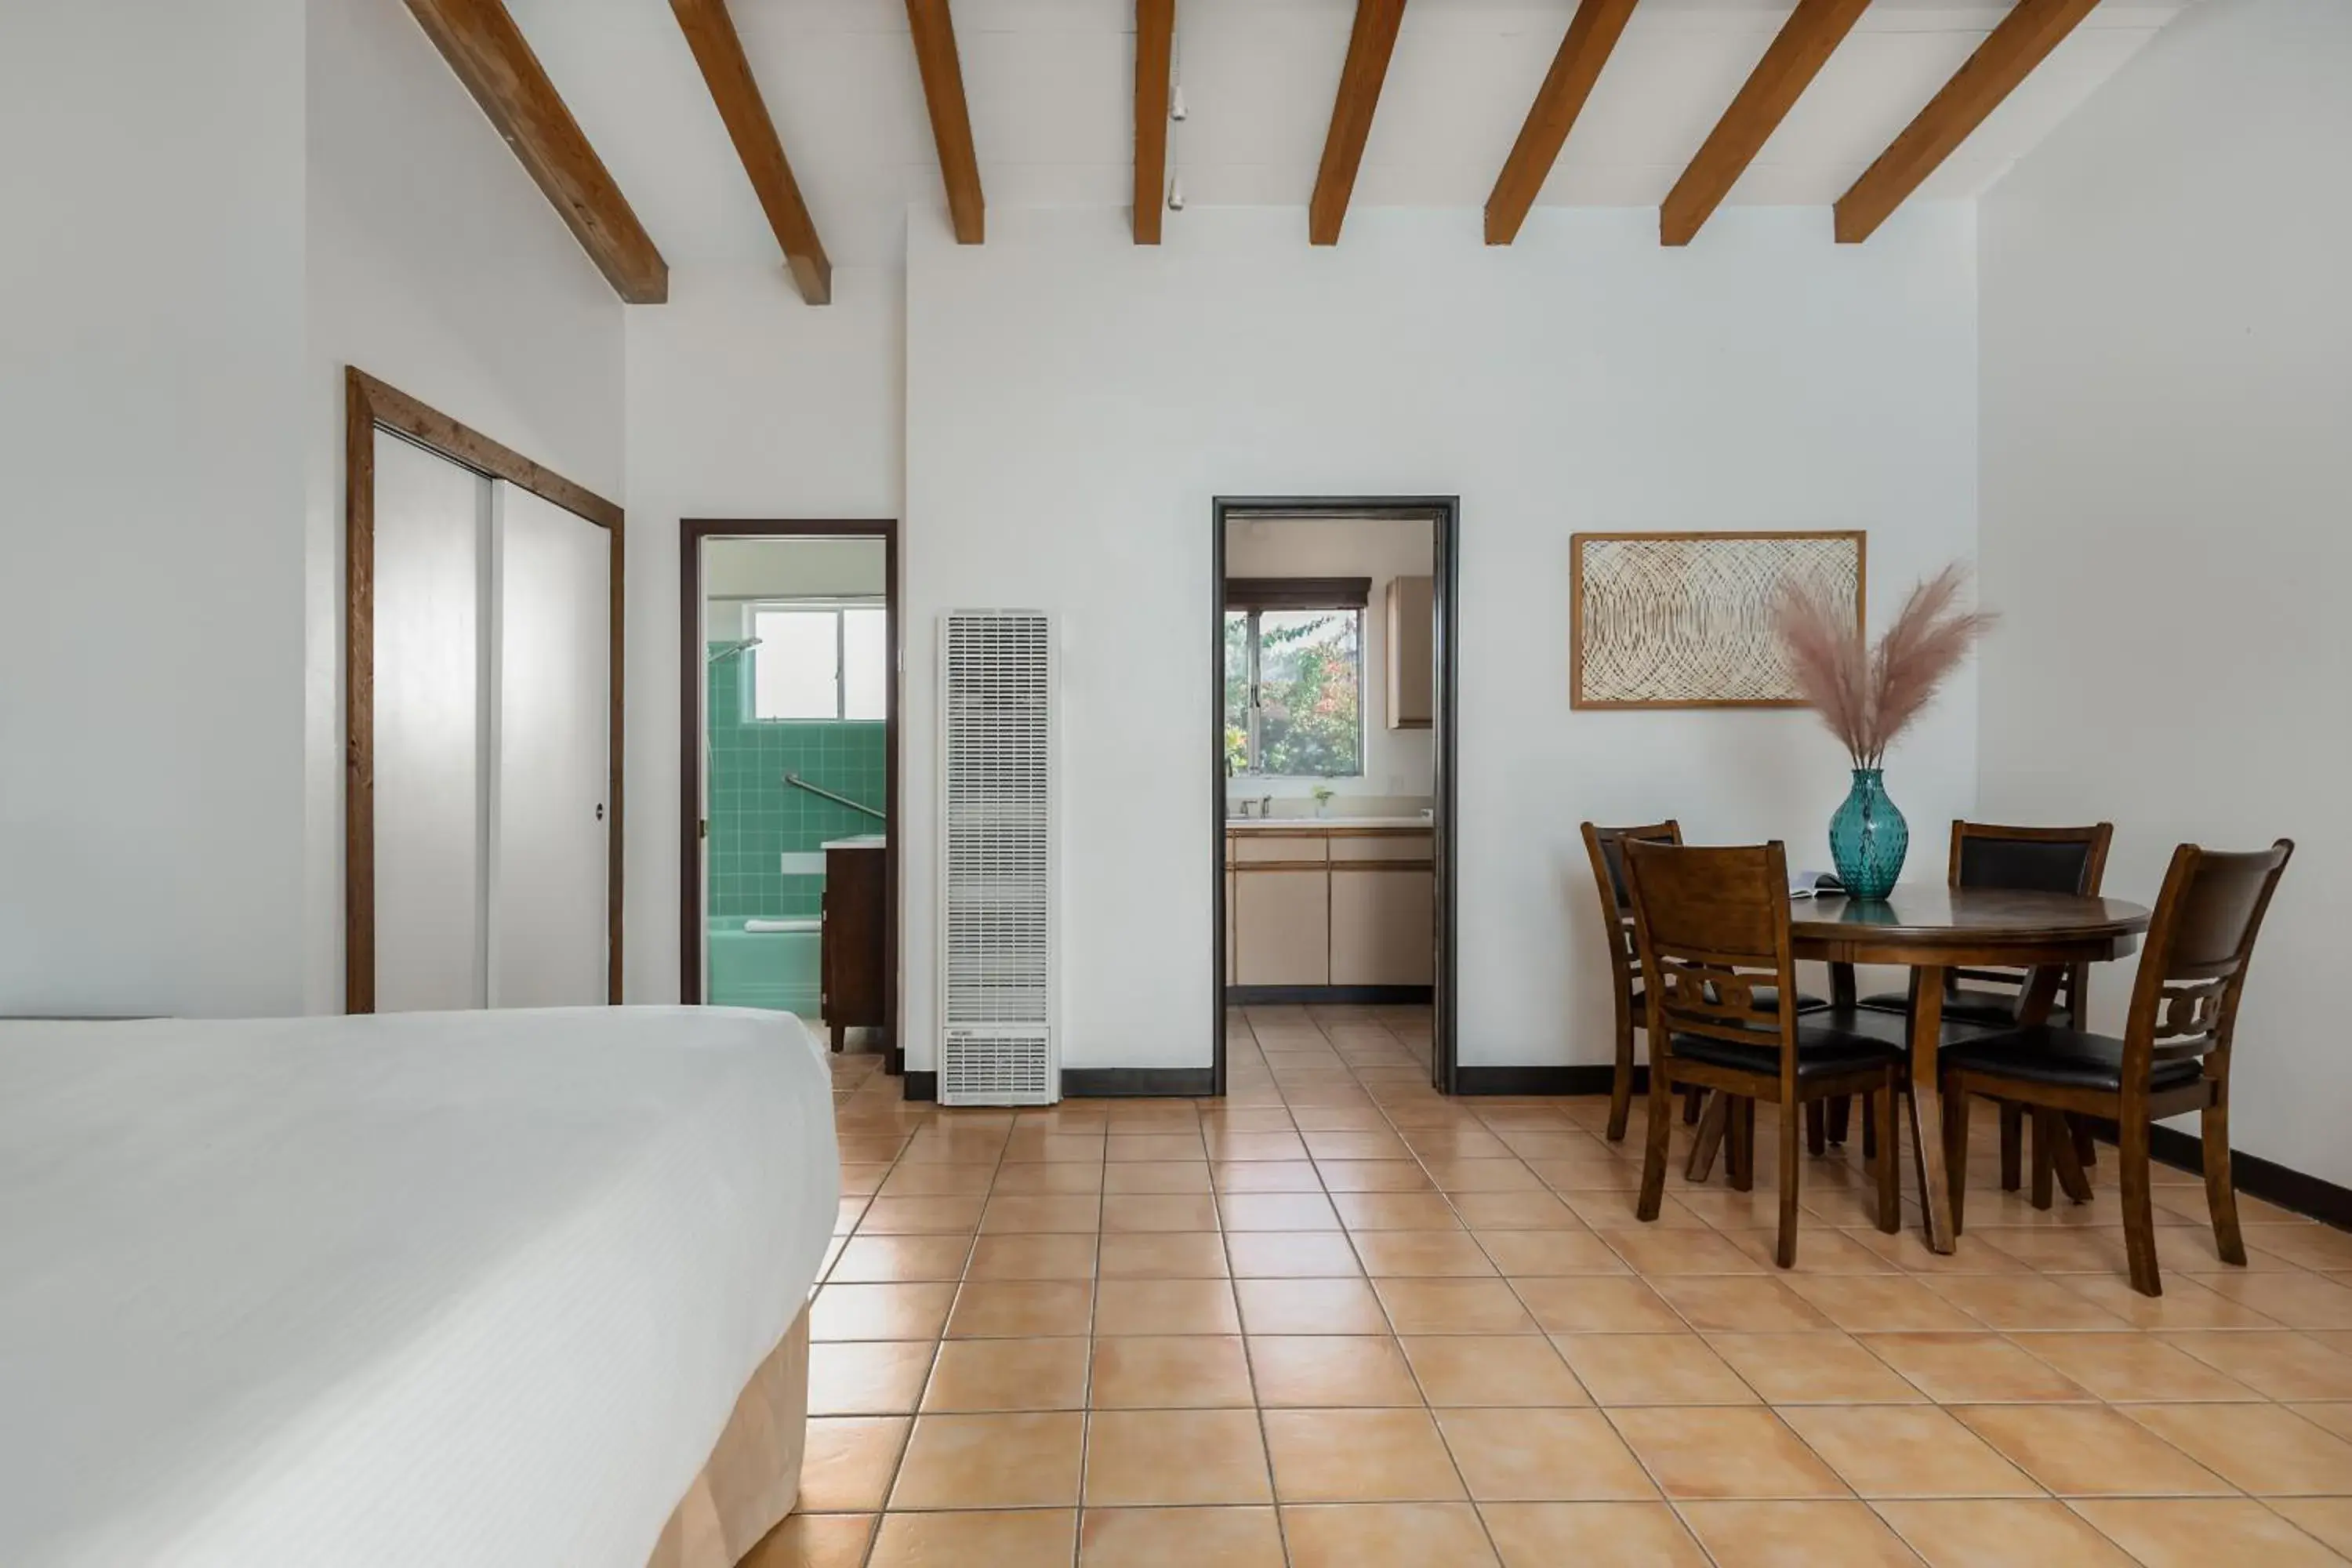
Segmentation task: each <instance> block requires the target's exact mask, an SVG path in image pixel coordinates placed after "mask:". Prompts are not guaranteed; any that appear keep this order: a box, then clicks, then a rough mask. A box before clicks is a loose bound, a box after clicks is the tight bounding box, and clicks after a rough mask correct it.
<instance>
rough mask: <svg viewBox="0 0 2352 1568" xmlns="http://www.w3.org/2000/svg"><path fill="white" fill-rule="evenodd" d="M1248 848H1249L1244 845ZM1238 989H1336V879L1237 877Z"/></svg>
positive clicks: (1269, 874) (1257, 872)
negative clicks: (1333, 918) (1333, 883)
mask: <svg viewBox="0 0 2352 1568" xmlns="http://www.w3.org/2000/svg"><path fill="white" fill-rule="evenodd" d="M1244 847H1246V846H1244ZM1233 973H1234V984H1236V985H1328V984H1331V879H1330V873H1329V872H1328V871H1326V870H1325V869H1324V868H1321V867H1317V868H1313V869H1311V870H1281V871H1275V870H1261V869H1256V868H1251V867H1249V866H1247V865H1244V866H1243V867H1241V868H1238V869H1237V870H1236V871H1235V872H1234V970H1233Z"/></svg>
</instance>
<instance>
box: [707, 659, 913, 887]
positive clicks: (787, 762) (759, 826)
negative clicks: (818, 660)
mask: <svg viewBox="0 0 2352 1568" xmlns="http://www.w3.org/2000/svg"><path fill="white" fill-rule="evenodd" d="M728 646H730V645H728V644H725V643H713V644H712V645H711V647H712V649H713V650H714V651H715V650H716V649H718V648H720V647H728ZM748 665H749V661H748V660H746V659H742V658H730V659H725V660H722V661H721V662H719V663H718V664H714V665H711V666H709V703H710V706H709V710H708V711H709V722H710V758H709V768H710V841H709V902H710V909H709V912H710V913H711V914H714V915H813V914H815V913H816V912H817V910H818V908H819V906H820V903H821V901H822V900H823V899H824V878H823V877H822V876H792V877H787V876H785V875H784V874H783V870H782V857H783V856H785V855H787V854H793V853H801V852H808V851H814V849H815V848H816V847H817V846H818V845H820V844H822V843H824V841H825V840H826V839H828V838H846V837H850V836H851V835H852V834H858V833H878V832H880V831H881V830H882V823H881V819H880V818H878V817H871V816H865V815H864V814H862V813H859V812H855V811H852V810H850V809H849V808H848V807H847V806H843V805H834V804H833V803H832V802H831V801H827V800H820V799H818V798H817V797H816V796H815V795H811V794H809V793H808V792H807V791H806V790H798V789H793V787H792V786H791V785H789V784H785V783H784V775H785V774H786V773H798V774H800V776H801V777H803V778H804V779H806V780H808V781H809V783H811V784H815V785H817V786H818V787H819V788H821V789H829V790H831V791H832V792H833V793H834V794H835V795H847V796H848V797H849V798H850V799H852V800H856V801H863V802H865V803H866V805H871V806H872V807H873V808H874V809H875V810H877V811H879V810H881V809H882V805H883V799H884V795H885V792H886V789H887V772H886V766H885V752H884V734H885V727H884V726H883V725H880V724H876V723H831V724H822V723H820V724H807V723H798V722H785V721H775V720H769V721H757V720H752V719H749V718H747V717H746V716H745V714H746V710H747V708H746V704H745V702H744V695H743V679H744V674H745V672H746V671H747V668H748Z"/></svg>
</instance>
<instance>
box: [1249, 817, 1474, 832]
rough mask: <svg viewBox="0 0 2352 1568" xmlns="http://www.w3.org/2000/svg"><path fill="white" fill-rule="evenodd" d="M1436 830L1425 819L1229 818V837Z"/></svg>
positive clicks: (1427, 819)
mask: <svg viewBox="0 0 2352 1568" xmlns="http://www.w3.org/2000/svg"><path fill="white" fill-rule="evenodd" d="M1434 826H1435V825H1434V824H1433V823H1432V822H1431V821H1430V820H1429V818H1427V817H1425V816H1273V817H1266V816H1252V817H1247V818H1244V817H1239V816H1229V817H1227V818H1225V831H1226V832H1228V833H1329V832H1331V831H1333V830H1334V829H1337V828H1345V827H1406V828H1419V829H1421V830H1423V831H1424V832H1427V831H1430V830H1431V829H1433V827H1434Z"/></svg>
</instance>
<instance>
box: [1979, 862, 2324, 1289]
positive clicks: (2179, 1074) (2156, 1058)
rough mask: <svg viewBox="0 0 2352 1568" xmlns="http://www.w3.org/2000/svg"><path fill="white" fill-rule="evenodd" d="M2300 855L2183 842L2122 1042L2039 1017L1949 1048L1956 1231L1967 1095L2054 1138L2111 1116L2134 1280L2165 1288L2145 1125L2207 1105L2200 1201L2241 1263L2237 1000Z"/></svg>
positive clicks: (2230, 1256)
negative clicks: (2233, 1069) (2290, 864)
mask: <svg viewBox="0 0 2352 1568" xmlns="http://www.w3.org/2000/svg"><path fill="white" fill-rule="evenodd" d="M2293 854H2294V843H2293V842H2292V841H2291V840H2288V839H2284V838H2282V839H2280V840H2279V841H2278V842H2277V843H2275V844H2273V845H2272V846H2271V847H2270V848H2268V849H2265V850H2258V851H2255V852H2253V853H2250V854H2224V853H2219V852H2216V851H2212V850H2207V849H2200V848H2199V847H2197V846H2196V845H2194V844H2184V845H2182V846H2180V847H2179V848H2178V849H2175V850H2174V851H2173V852H2172V866H2171V868H2170V869H2169V870H2168V871H2167V872H2166V873H2165V878H2164V891H2163V893H2162V894H2161V895H2160V896H2159V897H2158V899H2157V902H2156V913H2155V915H2154V916H2153V917H2152V918H2151V919H2150V920H2149V921H2148V929H2147V949H2146V951H2145V952H2142V954H2141V955H2140V961H2139V974H2138V978H2137V980H2136V981H2135V982H2134V984H2133V986H2132V1000H2131V1011H2130V1013H2129V1015H2128V1016H2127V1018H2126V1023H2125V1026H2124V1037H2123V1038H2122V1039H2120V1040H2118V1039H2113V1038H2110V1037H2107V1036H2105V1035H2094V1034H2090V1033H2087V1032H2085V1031H2084V1030H2081V1029H2077V1028H2063V1027H2060V1026H2054V1025H2048V1024H2044V1025H2039V1026H2033V1027H2030V1028H2015V1029H2011V1030H2008V1031H2005V1032H2001V1033H1997V1034H1989V1035H1981V1036H1978V1037H1974V1038H1970V1039H1964V1040H1959V1041H1956V1042H1954V1043H1953V1044H1951V1045H1948V1046H1947V1047H1944V1053H1943V1057H1942V1058H1941V1061H1942V1071H1943V1078H1944V1152H1945V1161H1946V1163H1947V1165H1948V1169H1949V1172H1950V1175H1951V1182H1952V1227H1953V1230H1954V1231H1955V1233H1957V1232H1958V1229H1959V1226H1960V1221H1961V1207H1960V1200H1961V1194H1962V1192H1963V1190H1964V1187H1965V1184H1964V1183H1963V1182H1962V1181H1961V1179H1960V1178H1961V1173H1962V1172H1963V1171H1964V1170H1965V1169H1966V1165H1967V1159H1966V1156H1967V1150H1968V1141H1969V1109H1968V1108H1969V1095H1971V1094H1983V1095H1990V1096H1991V1097H1992V1098H1994V1099H1996V1100H2003V1101H2012V1102H2017V1103H2021V1104H2024V1105H2027V1106H2031V1107H2032V1109H2033V1113H2034V1135H2035V1137H2036V1138H2037V1140H2038V1139H2039V1138H2041V1137H2042V1135H2043V1133H2044V1132H2045V1131H2047V1132H2050V1133H2053V1135H2054V1133H2055V1131H2056V1126H2055V1123H2056V1121H2057V1118H2058V1117H2059V1116H2061V1115H2073V1116H2082V1117H2094V1116H2095V1117H2104V1118H2106V1119H2109V1120H2111V1121H2114V1122H2115V1124H2116V1168H2117V1175H2118V1180H2119V1182H2120V1184H2121V1186H2122V1189H2123V1209H2124V1250H2125V1253H2126V1258H2127V1259H2128V1261H2129V1264H2130V1268H2131V1283H2132V1289H2135V1290H2137V1291H2138V1292H2139V1293H2140V1294H2141V1295H2143V1296H2159V1295H2162V1294H2163V1293H2164V1286H2163V1283H2162V1281H2161V1279H2159V1278H2158V1273H2157V1266H2156V1224H2155V1215H2154V1214H2153V1212H2152V1211H2151V1209H2150V1206H2149V1204H2150V1194H2149V1192H2148V1142H2149V1138H2148V1134H2149V1129H2150V1128H2151V1127H2152V1126H2153V1125H2154V1123H2156V1122H2158V1121H2162V1120H2163V1119H2165V1118H2166V1117H2169V1116H2179V1115H2181V1114H2183V1113H2185V1112H2187V1111H2191V1110H2194V1111H2198V1112H2200V1115H2201V1118H2202V1126H2201V1127H2200V1130H2199V1131H2200V1133H2201V1135H2202V1139H2203V1143H2204V1163H2205V1198H2206V1202H2207V1204H2208V1205H2209V1206H2210V1209H2211V1211H2212V1216H2213V1240H2214V1243H2215V1245H2216V1247H2218V1249H2219V1250H2220V1252H2221V1261H2223V1262H2224V1263H2235V1264H2241V1265H2242V1264H2243V1263H2244V1262H2245V1261H2246V1246H2245V1242H2244V1240H2243V1239H2242V1237H2240V1236H2239V1234H2238V1205H2237V1198H2236V1195H2235V1193H2234V1192H2233V1190H2232V1188H2231V1184H2230V1057H2231V1037H2232V1036H2233V1034H2234V1032H2235V1030H2236V1026H2237V1019H2238V999H2239V997H2240V996H2241V995H2242V994H2243V993H2244V991H2245V986H2246V966H2247V964H2248V963H2250V962H2251V961H2252V957H2253V952H2254V938H2255V936H2256V935H2257V934H2258V933H2259V932H2260V931H2261V930H2262V924H2263V912H2264V911H2265V910H2268V909H2269V908H2270V901H2271V895H2272V894H2273V892H2274V891H2276V890H2277V888H2278V883H2279V878H2280V877H2281V876H2282V875H2283V874H2284V872H2285V870H2286V863H2287V859H2288V858H2289V857H2290V856H2292V855H2293Z"/></svg>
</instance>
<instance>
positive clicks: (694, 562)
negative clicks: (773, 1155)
mask: <svg viewBox="0 0 2352 1568" xmlns="http://www.w3.org/2000/svg"><path fill="white" fill-rule="evenodd" d="M677 534H678V566H677V621H678V780H679V786H678V867H677V875H678V918H677V927H678V929H677V937H678V974H677V980H678V999H679V1000H680V1001H682V1002H686V1003H688V1004H695V1003H699V1002H700V1001H701V1000H702V947H703V942H702V933H703V921H704V915H703V912H702V875H701V866H702V837H701V826H702V824H701V812H700V811H699V809H698V806H699V803H700V801H701V799H702V785H703V780H702V759H703V735H702V694H703V651H704V650H703V647H702V545H703V542H704V541H706V540H711V539H878V540H880V541H882V560H883V568H882V570H883V581H884V589H883V594H884V598H883V607H884V609H885V611H886V613H887V616H888V620H889V639H890V689H889V696H888V705H887V708H886V709H885V710H884V716H883V721H882V758H883V760H882V766H883V776H884V781H885V782H884V785H883V800H882V812H883V819H882V831H883V833H884V835H885V839H884V843H883V847H882V858H883V870H882V877H883V881H884V883H885V885H886V893H885V898H886V900H887V904H888V906H889V912H888V916H887V920H886V921H885V922H884V937H883V965H884V968H885V969H886V971H887V973H888V974H889V976H890V981H889V988H888V1001H887V1005H886V1007H885V1012H886V1013H887V1022H886V1023H885V1024H884V1026H883V1035H884V1037H885V1039H886V1040H887V1042H888V1043H887V1046H886V1047H885V1049H884V1052H883V1068H884V1070H885V1071H887V1072H892V1073H897V1072H899V1071H901V1070H903V1069H904V1068H905V1066H906V1060H907V1044H906V1037H905V1033H904V1031H903V1030H901V1029H900V1027H899V1019H900V1017H901V1016H902V1009H901V1006H900V1003H901V1001H902V1000H903V995H902V993H903V992H904V989H905V978H906V977H905V976H904V975H903V974H901V973H899V965H898V953H899V949H900V946H901V942H900V933H899V925H900V921H902V919H903V918H904V914H905V908H906V906H905V901H904V900H902V899H901V898H900V896H899V887H898V868H899V866H900V863H901V862H900V860H899V843H898V799H899V795H900V794H901V793H902V792H901V790H900V788H899V778H898V755H899V752H898V704H899V687H900V685H901V682H902V671H901V669H900V668H899V667H900V666H901V665H902V664H903V663H904V662H905V661H904V658H903V657H902V655H903V650H904V648H905V646H906V627H905V625H904V622H905V619H906V617H905V616H902V615H901V614H900V613H899V606H900V604H901V601H902V595H901V594H900V592H899V579H898V520H897V519H895V518H889V519H881V520H876V519H857V520H845V519H833V518H824V519H798V518H791V519H778V518H719V517H689V518H685V519H681V520H680V521H679V522H678V525H677Z"/></svg>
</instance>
